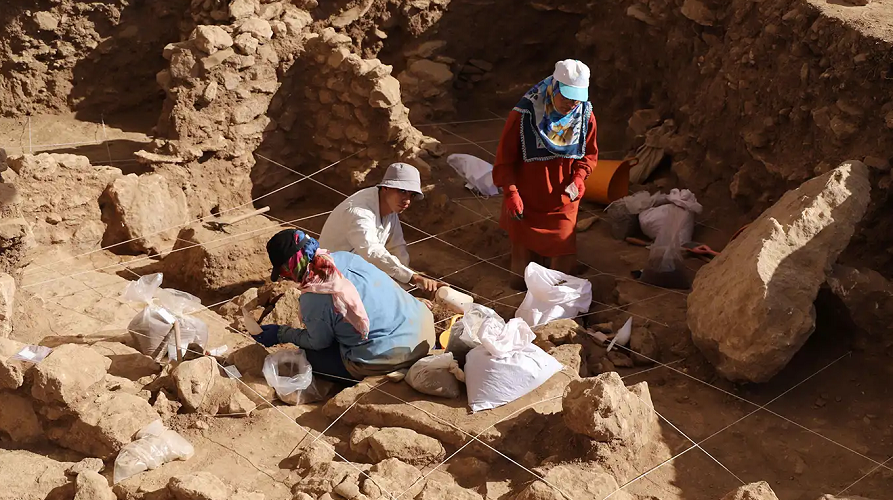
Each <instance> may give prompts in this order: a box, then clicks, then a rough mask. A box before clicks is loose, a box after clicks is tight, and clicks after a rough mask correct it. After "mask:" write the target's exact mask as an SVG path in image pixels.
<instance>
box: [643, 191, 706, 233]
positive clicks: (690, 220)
mask: <svg viewBox="0 0 893 500" xmlns="http://www.w3.org/2000/svg"><path fill="white" fill-rule="evenodd" d="M652 201H653V205H654V207H653V208H649V209H647V210H645V211H643V212H642V213H640V214H639V225H640V226H641V228H642V232H643V233H645V235H646V236H648V237H649V238H651V239H652V240H656V239H657V235H658V234H659V233H660V230H661V228H662V227H664V226H666V225H667V224H668V220H669V218H670V217H682V215H681V213H680V210H682V211H684V212H685V213H686V219H685V221H684V224H677V226H676V227H677V229H676V230H677V231H680V241H681V243H682V244H685V243H688V242H689V241H691V238H692V234H694V230H695V214H699V213H701V210H703V207H702V206H701V204H700V203H698V200H697V198H695V195H694V194H693V193H692V192H691V191H689V190H688V189H683V190H681V191H680V190H679V189H673V190H671V191H670V194H666V195H665V194H661V193H655V194H654V196H652ZM676 222H678V221H674V223H676Z"/></svg>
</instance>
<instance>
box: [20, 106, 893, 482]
mask: <svg viewBox="0 0 893 500" xmlns="http://www.w3.org/2000/svg"><path fill="white" fill-rule="evenodd" d="M29 125H30V117H29ZM355 154H356V153H355ZM265 159H266V158H265ZM345 159H346V158H345ZM268 161H271V160H268ZM339 161H341V160H339ZM271 162H272V161H271ZM272 163H274V164H276V162H272ZM336 163H337V162H336ZM333 165H334V164H333ZM280 166H282V165H281V164H280ZM286 168H287V167H286ZM311 175H313V174H311ZM306 178H309V176H305V177H304V178H302V179H300V180H305V179H306ZM300 180H299V181H298V182H300ZM311 180H313V181H315V182H318V181H316V180H315V179H311ZM286 187H287V186H286ZM326 187H328V186H326ZM281 189H284V188H280V190H281ZM330 189H333V188H330ZM333 190H334V189H333ZM336 192H337V191H336ZM269 194H272V193H268V194H267V195H265V196H269ZM340 194H342V195H343V193H340ZM466 208H467V207H466ZM318 215H322V214H318ZM407 225H408V224H407ZM408 226H409V225H408ZM409 227H412V226H409ZM414 229H415V228H414ZM417 230H418V229H417ZM419 231H420V232H422V233H423V234H428V233H426V232H424V231H421V230H419ZM429 236H430V237H432V238H434V239H437V240H439V241H442V240H440V239H439V238H437V237H436V236H434V235H429ZM444 243H446V244H448V245H450V246H453V245H451V244H449V243H448V242H445V241H444ZM457 248H458V247H457ZM460 250H462V249H460ZM465 253H469V254H470V252H465ZM471 255H473V256H474V257H476V258H478V259H479V260H480V261H481V262H487V261H485V260H484V259H481V258H480V257H477V256H476V255H474V254H471ZM128 264H129V263H128ZM117 265H120V264H116V266H117ZM497 267H499V266H497ZM590 267H591V266H590ZM593 269H595V268H593ZM596 271H597V270H596ZM131 272H132V271H131ZM509 272H511V271H509ZM512 274H515V273H512ZM63 278H64V277H63ZM59 279H61V278H59ZM88 286H89V285H88ZM94 291H95V290H94ZM97 293H98V292H97ZM475 295H477V294H475ZM60 305H61V304H60ZM63 307H64V306H63ZM618 307H622V306H618ZM75 312H78V313H81V312H80V311H75ZM81 314H83V313H81ZM621 347H622V346H621ZM627 350H629V349H627ZM848 354H849V353H848ZM844 356H846V355H844ZM643 357H645V356H643ZM842 357H843V356H842ZM842 357H841V358H838V360H839V359H842ZM646 358H647V357H646ZM652 361H654V360H652ZM836 361H837V360H835V362H836ZM658 363H659V362H658ZM833 363H834V362H832V364H833ZM660 365H661V366H668V365H665V364H662V363H660ZM828 366H830V364H829V365H828ZM828 366H826V367H825V368H827V367H828ZM825 368H823V369H822V370H819V372H821V371H823V370H824V369H825ZM671 369H672V370H674V371H676V372H678V373H681V374H683V375H685V376H688V377H690V378H694V379H695V380H697V381H699V382H701V383H704V384H706V385H708V386H711V387H714V388H715V389H717V390H720V391H722V392H724V393H726V394H728V395H731V396H733V397H735V398H737V399H741V400H742V401H745V402H747V403H749V404H752V405H756V403H752V402H750V401H748V400H746V399H744V398H741V397H739V396H737V395H735V394H732V393H729V392H728V391H725V390H723V389H720V388H718V387H715V386H713V385H711V384H709V383H707V382H704V381H701V380H699V379H697V378H695V377H691V376H690V375H688V374H685V373H684V372H681V371H679V370H676V369H674V368H671ZM819 372H816V374H813V376H814V375H817V374H818V373H819ZM810 378H812V376H810V377H808V378H807V379H805V380H804V381H802V382H800V383H799V384H797V385H795V386H794V387H792V388H791V389H789V390H788V391H785V392H784V393H782V394H781V395H779V396H778V397H776V398H774V399H773V400H772V401H770V402H769V403H766V405H762V406H759V407H758V408H757V410H755V411H754V412H751V413H750V414H748V415H745V417H742V418H741V419H739V421H740V420H743V419H744V418H746V417H747V416H749V415H752V414H753V413H755V412H757V411H759V410H761V409H763V410H766V411H767V412H769V413H771V414H773V415H776V416H778V417H780V418H782V419H784V420H787V421H789V422H790V423H793V424H794V425H797V426H798V427H801V428H803V429H804V430H807V431H808V432H811V433H813V434H816V435H818V436H820V437H822V438H824V439H826V440H828V441H830V442H832V443H834V444H837V445H838V446H841V447H843V448H845V449H847V450H849V451H851V452H853V453H856V454H857V455H860V456H862V457H863V458H866V459H868V460H870V461H872V462H873V463H875V464H877V466H878V467H884V468H887V469H890V468H889V467H887V466H886V463H887V462H884V463H881V462H877V461H875V460H873V459H871V458H869V457H867V456H865V455H862V454H861V453H858V452H856V451H855V450H852V449H850V448H848V447H846V446H844V445H842V444H840V443H837V442H836V441H834V440H832V439H830V438H828V437H826V436H823V435H821V434H819V433H817V432H815V431H812V430H811V429H808V428H806V427H804V426H802V425H800V424H798V423H796V422H793V421H791V420H790V419H787V418H786V417H784V416H782V415H779V414H777V413H775V412H773V411H771V410H768V409H767V408H765V407H766V406H767V405H768V404H771V403H772V402H774V401H776V400H777V399H778V398H780V397H781V396H783V395H785V394H787V393H788V392H790V391H791V390H793V389H794V388H796V387H798V386H799V385H800V384H802V383H803V382H805V381H806V380H809V379H810ZM662 418H663V417H662ZM737 422H738V421H736V422H734V423H733V424H731V425H734V424H735V423H737ZM731 425H730V426H731ZM730 426H727V427H726V428H728V427H730ZM674 427H675V426H674ZM724 430H725V428H724V429H721V430H720V431H718V432H717V433H714V434H713V435H711V436H708V438H706V439H710V438H711V437H713V436H715V435H716V434H718V433H719V432H722V431H724ZM686 437H687V436H686ZM706 439H704V440H702V441H701V443H703V441H706ZM484 444H485V445H486V443H484ZM696 446H697V443H696ZM694 447H695V446H693V447H691V448H689V449H688V450H685V451H683V453H685V452H687V451H689V450H690V449H693V448H694ZM494 451H497V450H494ZM336 454H337V452H336ZM679 455H681V454H679ZM679 455H677V456H679ZM341 458H342V459H343V457H341ZM506 458H508V457H506ZM711 458H712V457H711ZM671 460H673V458H671V459H669V460H668V461H666V462H664V463H668V462H669V461H671ZM345 461H346V460H345ZM888 461H889V459H888ZM348 463H349V462H348ZM664 463H662V464H660V465H659V466H658V467H660V466H661V465H663V464H664ZM518 465H519V466H520V464H518ZM720 465H722V464H720ZM522 467H523V466H522ZM876 468H877V467H876ZM655 469H656V468H655ZM655 469H652V470H655ZM361 472H362V471H361ZM649 472H651V471H648V472H646V473H645V474H643V475H641V476H640V477H639V478H641V477H644V476H645V475H647V474H648V473H649ZM729 472H731V471H729ZM531 473H532V472H531ZM367 477H368V476H367ZM639 478H637V479H639ZM637 479H634V480H633V481H635V480H637ZM373 482H374V481H373ZM857 482H858V481H857ZM628 484H630V483H627V485H628ZM854 484H855V483H854ZM625 486H626V485H624V486H623V487H625ZM623 487H621V489H622V488H623ZM557 491H559V492H560V490H557ZM562 494H564V493H563V492H562ZM391 496H392V498H393V495H391ZM609 496H610V495H609ZM606 498H607V497H606Z"/></svg>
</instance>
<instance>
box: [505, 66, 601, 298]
mask: <svg viewBox="0 0 893 500" xmlns="http://www.w3.org/2000/svg"><path fill="white" fill-rule="evenodd" d="M588 99H589V68H588V67H587V66H586V65H585V64H583V63H582V62H580V61H577V60H573V59H566V60H564V61H560V62H558V63H557V64H556V65H555V73H553V75H552V76H550V77H548V78H546V79H545V80H543V81H542V82H540V83H539V84H537V85H536V86H534V87H533V88H532V89H530V90H529V91H528V92H527V93H526V94H524V97H523V98H522V99H521V101H520V102H519V103H518V104H517V105H516V106H515V108H514V109H513V110H512V112H511V113H510V114H509V117H508V120H507V121H506V124H505V127H504V128H503V130H502V137H501V138H500V140H499V150H498V151H497V153H496V163H495V164H494V166H493V181H494V183H495V184H496V185H497V186H499V187H501V188H502V190H503V197H504V199H503V210H502V216H501V217H500V226H502V228H503V229H505V230H506V231H508V234H509V239H511V241H512V272H514V273H515V274H517V275H519V276H523V275H524V269H525V268H526V267H527V264H529V263H530V262H537V263H538V264H541V265H544V266H545V265H548V267H549V268H551V269H554V270H556V271H561V272H563V273H567V274H571V273H572V271H573V269H574V264H575V263H576V261H577V238H576V233H574V226H575V225H576V224H577V209H578V208H579V205H580V198H581V197H582V196H583V191H584V190H585V185H584V180H585V179H586V178H587V177H589V174H591V173H592V169H594V168H595V165H596V163H597V162H598V146H597V145H596V123H595V117H593V116H592V104H590V103H589V100H588ZM546 259H548V260H549V262H546ZM514 283H515V285H520V284H521V283H523V279H522V278H516V279H515V280H514Z"/></svg>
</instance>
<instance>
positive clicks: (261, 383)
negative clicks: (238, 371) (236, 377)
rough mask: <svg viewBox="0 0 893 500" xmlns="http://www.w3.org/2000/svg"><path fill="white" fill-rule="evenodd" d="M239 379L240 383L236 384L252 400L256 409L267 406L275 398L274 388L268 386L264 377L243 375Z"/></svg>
mask: <svg viewBox="0 0 893 500" xmlns="http://www.w3.org/2000/svg"><path fill="white" fill-rule="evenodd" d="M241 380H242V383H241V384H238V387H239V390H240V391H242V394H244V395H245V397H247V398H248V399H250V400H251V401H252V402H254V404H255V406H256V407H257V409H263V408H267V407H269V406H270V403H272V402H273V401H275V400H276V389H273V388H272V387H270V386H269V385H268V384H267V380H266V379H265V378H263V377H255V376H252V375H243V376H242V378H241Z"/></svg>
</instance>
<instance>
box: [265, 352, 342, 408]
mask: <svg viewBox="0 0 893 500" xmlns="http://www.w3.org/2000/svg"><path fill="white" fill-rule="evenodd" d="M263 372H264V379H266V381H267V384H268V385H269V386H270V387H272V388H273V389H275V390H276V395H277V396H278V397H279V399H280V400H281V401H282V402H283V403H287V404H290V405H298V404H306V403H312V402H314V401H319V400H320V399H323V398H324V397H325V395H326V392H328V391H327V390H323V389H324V388H325V389H327V388H328V387H327V385H326V384H320V383H319V382H317V381H316V380H314V378H313V368H312V367H311V366H310V362H309V361H307V355H306V354H304V351H302V350H295V349H289V350H285V351H279V352H275V353H273V354H270V355H269V356H267V358H266V359H265V360H264V368H263Z"/></svg>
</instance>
